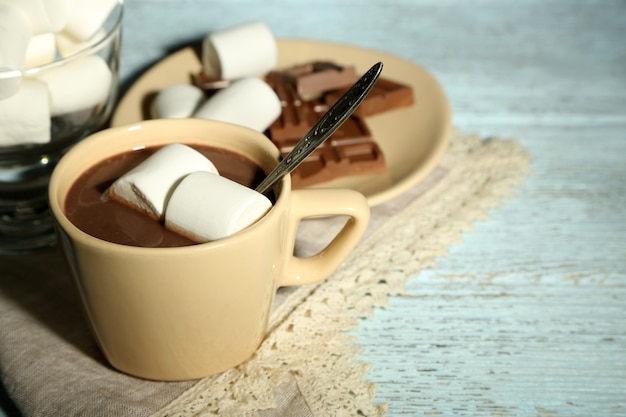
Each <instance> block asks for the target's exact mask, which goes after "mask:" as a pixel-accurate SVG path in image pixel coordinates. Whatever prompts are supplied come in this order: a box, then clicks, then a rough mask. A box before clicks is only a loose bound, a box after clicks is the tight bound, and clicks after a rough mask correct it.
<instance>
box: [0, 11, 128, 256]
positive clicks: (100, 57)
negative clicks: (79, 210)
mask: <svg viewBox="0 0 626 417" xmlns="http://www.w3.org/2000/svg"><path fill="white" fill-rule="evenodd" d="M122 15H123V0H118V1H117V2H116V3H115V5H114V6H113V8H112V10H111V11H110V13H109V15H108V17H107V18H106V20H105V22H104V24H103V25H102V28H101V29H100V31H99V32H98V34H97V35H94V37H92V39H91V40H90V41H87V42H86V43H84V44H81V45H80V47H76V46H75V45H74V46H73V48H74V51H70V52H69V55H68V54H67V53H66V54H65V56H64V57H58V58H56V59H55V60H54V61H52V62H49V63H47V64H44V65H41V66H37V67H33V68H28V69H26V70H24V71H23V72H22V87H23V86H24V83H25V81H26V80H31V79H36V80H39V81H44V82H45V81H46V80H49V79H50V77H55V75H54V74H57V75H58V74H64V75H63V76H62V77H61V78H63V77H68V74H74V75H78V77H74V78H72V77H68V78H70V79H71V80H77V78H80V81H81V82H82V83H83V84H86V85H87V87H85V86H80V82H76V83H74V82H73V81H72V82H70V83H69V84H68V83H65V85H62V88H61V89H60V90H59V89H58V87H59V86H57V87H56V88H57V92H56V94H57V96H58V95H59V91H60V95H61V96H63V95H64V94H65V95H67V96H68V97H63V98H66V99H68V100H67V101H70V102H73V103H74V104H76V102H80V103H79V104H81V103H82V104H83V105H82V106H81V105H75V106H74V108H72V107H71V105H70V106H66V107H65V108H61V109H60V110H57V111H55V112H52V115H51V117H50V135H49V141H47V142H45V143H20V144H6V143H7V141H6V140H5V141H3V140H2V139H3V138H0V254H16V253H28V252H33V251H35V250H38V249H42V248H48V247H50V246H54V245H55V243H56V234H55V230H54V222H53V220H52V216H51V214H50V212H49V209H48V181H49V179H50V174H51V173H52V170H53V169H54V167H55V165H56V163H57V162H58V160H59V159H60V158H61V156H63V154H64V153H65V152H67V151H68V150H69V149H70V148H71V147H72V145H74V144H75V143H77V142H78V141H80V140H81V139H83V138H85V137H87V136H89V135H90V134H92V133H94V132H96V131H98V130H101V129H103V128H104V127H106V125H107V124H108V122H109V119H110V117H111V114H112V111H113V107H114V105H115V103H116V102H117V98H118V90H119V59H120V45H121V22H122ZM57 45H59V44H57ZM58 49H59V48H57V50H58ZM58 55H59V53H58V52H57V56H58ZM94 64H95V65H94ZM107 69H108V71H109V72H110V77H109V74H106V71H107ZM92 70H93V71H97V73H96V72H92ZM61 71H64V72H65V73H63V72H61ZM71 71H73V72H71ZM77 71H78V72H77ZM103 71H104V72H103ZM83 74H86V76H87V77H91V79H89V78H88V79H85V78H84V75H83ZM103 74H104V75H103ZM1 75H2V74H0V76H1ZM58 78H59V77H57V79H58ZM86 80H88V81H89V82H87V81H86ZM102 80H105V81H106V82H103V81H102ZM77 81H78V80H77ZM109 81H110V82H109ZM39 85H41V84H39ZM46 85H48V88H49V90H52V87H51V86H50V84H49V83H48V84H46ZM70 94H71V95H72V100H69V95H70ZM50 95H51V97H52V93H51V92H50ZM49 100H50V101H52V99H49ZM52 105H53V104H51V103H50V104H49V106H50V107H52ZM30 107H32V108H34V109H36V108H37V106H36V105H35V104H33V105H32V106H30ZM26 108H27V109H28V110H29V111H30V108H29V107H28V105H27V107H26ZM16 129H17V128H16ZM44 130H46V129H44ZM0 134H2V133H1V132H0ZM26 142H28V141H26Z"/></svg>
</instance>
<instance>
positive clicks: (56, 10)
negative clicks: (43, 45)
mask: <svg viewBox="0 0 626 417" xmlns="http://www.w3.org/2000/svg"><path fill="white" fill-rule="evenodd" d="M73 2H74V0H17V1H15V0H13V2H12V3H13V4H15V5H16V6H17V7H19V8H20V9H22V10H23V11H24V13H26V15H27V16H28V18H29V20H30V24H31V32H32V34H33V35H39V34H42V33H46V32H58V31H60V30H61V29H63V27H64V26H65V25H66V23H67V22H68V18H69V16H70V9H71V8H72V6H73V5H72V4H71V3H73ZM94 3H95V2H94Z"/></svg>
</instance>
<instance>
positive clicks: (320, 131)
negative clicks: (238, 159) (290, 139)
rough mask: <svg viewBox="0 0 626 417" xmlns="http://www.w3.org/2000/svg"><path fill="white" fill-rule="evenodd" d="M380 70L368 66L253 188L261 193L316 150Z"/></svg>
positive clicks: (376, 66) (363, 95)
mask: <svg viewBox="0 0 626 417" xmlns="http://www.w3.org/2000/svg"><path fill="white" fill-rule="evenodd" d="M382 69H383V64H382V62H379V63H377V64H376V65H374V66H373V67H372V68H370V69H369V70H368V71H367V72H366V73H365V74H364V75H363V76H362V77H361V78H360V79H359V80H358V81H357V82H356V83H355V84H354V85H353V86H352V87H350V89H349V90H348V91H347V92H346V93H345V94H344V95H343V96H341V98H340V99H339V100H337V102H336V103H335V104H333V106H332V107H331V108H330V109H328V111H327V112H326V113H325V114H324V115H323V116H322V117H321V118H320V120H319V121H318V122H317V123H316V124H315V126H313V127H312V128H311V130H309V132H308V133H307V134H306V135H304V137H303V138H302V139H300V141H299V142H298V143H297V144H296V146H295V147H294V148H293V150H292V151H291V152H289V153H288V154H287V156H285V157H284V158H283V160H282V161H280V163H279V164H278V165H277V166H276V168H274V169H273V170H272V172H270V173H269V175H268V176H267V177H265V179H264V180H263V181H262V182H261V183H260V184H259V185H258V186H257V187H256V191H258V192H260V193H261V194H264V193H265V192H266V191H267V190H269V189H270V188H271V187H272V186H273V185H274V184H275V183H276V181H278V180H279V179H281V178H282V177H283V176H284V175H287V174H288V173H290V172H291V171H293V170H294V169H295V168H296V167H297V166H298V165H300V163H301V162H302V161H304V159H305V158H306V157H307V156H309V155H310V154H311V152H313V151H314V150H315V149H317V148H318V147H319V146H320V145H321V144H322V143H324V141H325V140H326V139H328V138H329V137H330V136H331V135H332V134H333V133H335V131H336V130H337V129H338V128H339V126H341V125H342V124H343V122H345V121H346V120H347V119H348V117H350V115H351V114H352V113H354V111H355V110H356V109H357V107H359V105H360V104H361V102H362V101H363V99H365V96H367V94H368V93H369V92H370V90H371V89H372V87H373V86H374V83H375V82H376V80H377V79H378V76H379V75H380V72H381V71H382Z"/></svg>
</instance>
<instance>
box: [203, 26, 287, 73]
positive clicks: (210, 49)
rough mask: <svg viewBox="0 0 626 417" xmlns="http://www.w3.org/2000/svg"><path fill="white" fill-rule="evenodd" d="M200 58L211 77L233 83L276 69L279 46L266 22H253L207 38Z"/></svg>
mask: <svg viewBox="0 0 626 417" xmlns="http://www.w3.org/2000/svg"><path fill="white" fill-rule="evenodd" d="M201 58H202V66H203V69H204V71H205V72H206V73H207V74H208V75H209V76H211V77H214V78H218V79H223V80H234V79H237V78H243V77H248V76H258V75H263V74H265V73H267V72H268V71H270V70H272V69H274V67H276V62H277V59H278V47H277V45H276V39H275V38H274V35H272V32H271V31H270V29H269V28H268V27H267V26H266V25H265V24H264V23H263V22H252V23H246V24H243V25H239V26H235V27H232V28H230V29H226V30H223V31H220V32H216V33H213V34H210V35H208V36H206V37H205V38H204V40H203V42H202V53H201Z"/></svg>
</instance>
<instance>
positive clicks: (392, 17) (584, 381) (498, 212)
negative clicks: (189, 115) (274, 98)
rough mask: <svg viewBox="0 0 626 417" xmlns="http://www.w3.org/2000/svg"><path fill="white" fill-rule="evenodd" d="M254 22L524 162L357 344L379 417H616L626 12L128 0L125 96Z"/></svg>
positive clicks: (10, 411)
mask: <svg viewBox="0 0 626 417" xmlns="http://www.w3.org/2000/svg"><path fill="white" fill-rule="evenodd" d="M253 19H260V20H263V21H264V22H266V23H267V24H268V25H269V26H270V27H271V28H272V30H273V32H274V34H275V35H276V36H277V37H282V38H302V39H305V38H306V39H315V40H326V41H334V42H340V43H345V44H350V45H358V46H362V47H367V48H372V49H376V50H382V51H386V52H389V53H393V54H396V55H399V56H401V57H404V58H406V59H409V60H412V61H414V62H416V63H419V64H420V65H422V66H424V67H425V68H427V69H428V70H429V71H430V72H431V73H432V74H434V75H435V76H436V77H437V78H438V79H439V81H440V82H441V84H442V85H443V87H444V88H445V90H446V92H447V94H448V96H449V99H450V102H451V106H452V111H453V122H454V125H455V126H456V127H458V128H460V129H462V130H464V131H467V132H479V133H481V134H483V135H485V136H491V135H496V136H502V137H506V138H514V139H517V140H518V141H519V142H520V143H521V144H522V145H523V146H524V147H525V148H526V149H527V150H528V151H529V152H530V154H531V155H532V158H533V172H532V174H531V175H530V176H529V177H527V178H526V181H525V183H524V185H523V187H522V188H520V189H518V190H517V192H516V194H515V197H514V198H511V199H508V200H506V201H505V202H504V205H503V207H501V208H498V209H494V210H493V211H492V212H491V216H490V218H489V219H488V220H485V221H481V222H479V223H477V224H476V227H475V230H474V231H472V232H469V233H467V234H466V235H465V237H464V242H463V243H462V244H460V245H456V246H454V247H452V248H451V250H450V254H449V256H447V257H443V258H441V259H440V260H439V261H438V263H437V265H436V266H435V267H433V268H432V269H430V270H428V271H425V272H424V273H422V274H420V275H419V276H417V277H415V278H414V279H412V280H411V281H409V283H408V285H407V291H406V295H404V296H401V297H393V298H392V299H391V303H390V306H389V308H388V309H386V310H377V311H376V313H375V315H374V317H373V318H371V319H367V320H364V321H363V322H361V323H360V326H359V328H358V330H356V331H355V334H356V335H357V336H358V343H359V344H360V345H362V346H363V348H364V350H363V353H362V359H363V360H366V361H369V362H371V363H372V368H371V372H370V375H369V379H370V380H371V381H374V382H376V383H377V384H378V391H377V400H379V401H381V402H387V403H388V404H389V415H390V416H400V415H433V414H434V415H445V416H448V415H468V416H470V415H471V416H474V415H512V416H526V415H542V416H543V415H546V416H556V415H568V416H601V415H626V209H625V208H624V206H626V163H625V162H624V160H625V159H626V2H624V1H623V0H614V1H611V0H605V1H601V0H596V1H593V0H547V1H546V0H536V1H535V0H518V1H510V2H503V1H498V0H473V1H468V0H458V1H456V0H368V1H356V0H324V1H315V0H275V1H270V0H268V1H253V0H239V1H226V0H221V1H219V0H179V1H174V0H127V5H126V15H125V23H124V40H123V53H122V70H121V76H122V82H123V86H124V88H127V87H128V86H129V85H130V84H132V82H133V81H134V80H135V79H136V78H137V77H138V76H140V75H141V74H142V73H143V72H144V71H145V70H146V69H147V68H148V67H149V66H151V65H152V64H154V63H155V62H157V61H158V60H160V59H162V58H163V57H164V56H166V55H167V54H168V53H169V52H170V51H172V50H176V49H177V48H178V46H179V45H181V44H184V43H187V42H189V41H190V40H193V39H197V38H201V37H203V36H204V35H205V34H206V33H208V32H211V31H214V30H219V29H223V28H226V27H229V26H232V25H235V24H238V23H243V22H246V21H249V20H253ZM0 403H1V404H2V407H1V408H2V410H4V412H3V411H1V410H0V417H4V416H5V415H8V416H13V415H18V414H17V413H16V412H15V410H14V407H13V406H12V405H11V403H10V401H9V400H8V399H7V398H6V394H4V395H0Z"/></svg>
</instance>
